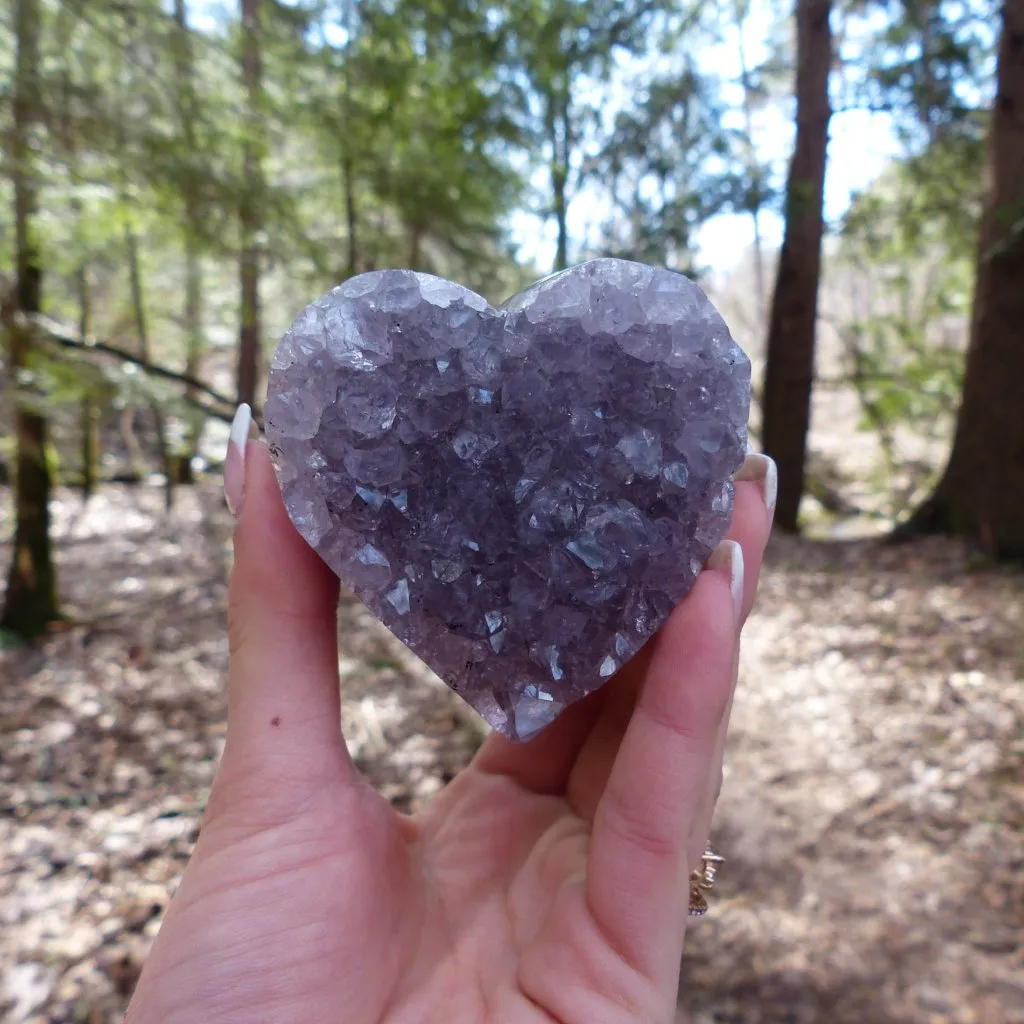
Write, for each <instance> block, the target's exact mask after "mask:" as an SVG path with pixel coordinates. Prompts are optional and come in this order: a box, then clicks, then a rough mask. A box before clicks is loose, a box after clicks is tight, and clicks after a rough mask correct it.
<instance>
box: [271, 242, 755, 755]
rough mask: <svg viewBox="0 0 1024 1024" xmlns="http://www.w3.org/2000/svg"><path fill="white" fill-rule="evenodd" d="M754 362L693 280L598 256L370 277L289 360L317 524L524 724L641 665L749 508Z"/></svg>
mask: <svg viewBox="0 0 1024 1024" xmlns="http://www.w3.org/2000/svg"><path fill="white" fill-rule="evenodd" d="M749 396H750V364H749V361H748V359H747V357H746V356H745V355H744V353H743V352H742V350H741V349H740V348H739V347H738V346H737V345H736V343H735V342H734V341H733V340H732V338H731V337H730V334H729V331H728V329H727V327H726V325H725V323H724V322H723V320H722V318H721V316H720V315H719V314H718V313H717V312H716V310H715V309H714V307H713V306H712V305H711V303H710V302H709V301H708V299H707V298H706V297H705V295H704V294H703V292H702V291H701V290H700V289H699V288H698V287H697V285H695V284H694V283H693V282H691V281H690V280H688V279H687V278H685V277H683V276H681V275H678V274H673V273H670V272H668V271H664V270H657V269H654V268H652V267H648V266H644V265H641V264H638V263H630V262H626V261H623V260H612V259H600V260H593V261H591V262H588V263H584V264H581V265H580V266H576V267H573V268H571V269H570V270H566V271H564V272H562V273H560V274H557V275H555V276H553V277H549V278H547V279H545V280H543V281H541V282H539V283H538V284H536V285H534V286H533V287H531V288H529V289H528V290H527V291H524V292H522V293H521V294H520V295H517V296H516V297H515V298H513V299H510V300H509V301H508V302H507V303H505V305H504V306H502V307H501V308H499V309H493V308H491V307H490V306H489V305H488V304H487V302H486V301H485V300H484V299H483V298H481V297H480V296H479V295H476V294H475V293H473V292H471V291H469V290H467V289H465V288H462V287H460V286H459V285H456V284H452V283H450V282H448V281H444V280H441V279H440V278H436V277H431V276H429V275H427V274H420V273H414V272H412V271H405V270H386V271H378V272H373V273H368V274H362V275H360V276H358V277H355V278H352V279H351V280H349V281H347V282H346V283H345V284H343V285H341V286H340V287H338V288H335V289H333V290H332V291H331V292H329V293H328V294H327V295H325V296H324V297H323V298H321V299H319V300H317V301H316V302H314V303H313V304H312V305H311V306H309V307H307V308H306V309H305V310H304V311H303V312H302V313H301V314H300V315H299V317H298V318H297V319H296V320H295V322H294V323H293V324H292V326H291V328H290V329H289V330H288V331H287V333H286V334H285V336H284V338H283V339H282V341H281V343H280V345H279V346H278V348H277V351H276V352H275V354H274V357H273V361H272V363H271V372H270V383H269V389H268V395H267V402H266V410H265V411H266V433H267V438H268V440H269V443H270V448H271V452H272V453H273V456H274V458H275V461H276V463H277V466H278V470H279V475H280V482H281V486H282V490H283V494H284V500H285V504H286V506H287V509H288V512H289V514H290V516H291V518H292V521H293V522H294V523H295V526H296V527H297V528H298V530H299V532H300V533H301V534H302V536H303V537H305V539H306V540H307V541H308V542H309V543H310V544H311V545H312V546H313V547H314V548H315V549H316V550H317V551H318V552H319V553H320V555H321V557H322V558H323V559H324V561H326V562H327V564H328V565H329V566H330V567H331V568H332V569H334V571H335V572H337V574H338V575H339V576H340V577H341V579H342V580H343V581H344V582H345V583H346V584H347V585H348V586H349V587H350V588H351V589H352V590H353V591H354V592H355V593H356V595H357V596H358V597H359V598H361V599H362V601H363V602H364V603H365V604H366V605H367V606H368V607H369V608H370V609H371V610H372V611H373V612H374V614H376V615H377V616H378V617H379V618H380V619H381V620H382V621H383V622H384V624H385V625H386V626H387V627H388V628H389V629H390V630H391V631H392V632H393V633H395V634H396V635H397V636H398V637H399V638H400V639H401V640H403V641H404V642H405V643H406V644H407V645H408V646H409V647H410V648H411V649H412V650H413V651H414V652H415V653H416V654H418V655H419V656H420V657H421V658H422V659H423V660H424V661H425V662H426V663H427V664H428V665H429V666H430V667H431V668H432V669H433V670H434V671H435V672H436V673H437V674H438V675H439V676H441V678H442V679H444V680H445V682H447V683H448V685H449V686H450V687H451V688H452V689H453V690H455V691H456V692H457V693H459V694H460V695H461V696H462V697H463V698H464V699H465V700H466V701H468V702H469V703H470V704H471V705H472V706H473V707H474V708H475V709H476V710H477V711H478V712H479V713H480V714H481V715H483V716H484V718H486V719H487V721H488V722H490V724H491V725H492V726H493V727H494V728H495V729H498V730H500V731H501V732H503V733H504V734H505V735H507V736H509V737H511V738H513V739H526V738H528V737H530V736H532V735H534V734H535V733H537V732H538V731H539V730H541V729H542V728H544V727H545V726H546V725H548V724H549V723H550V722H552V721H553V720H554V719H555V718H556V717H557V715H558V714H559V713H560V712H561V711H562V710H563V709H564V708H565V707H566V706H568V705H569V704H570V703H572V702H573V701H575V700H578V699H579V698H581V697H583V696H584V695H586V694H587V693H589V692H590V691H592V690H594V689H596V688H598V687H599V686H601V685H602V684H603V683H604V682H605V681H607V680H608V679H609V678H610V677H611V676H613V675H614V674H615V672H616V671H617V670H618V669H619V668H620V667H621V666H622V665H623V664H625V663H626V662H627V661H628V660H629V659H630V658H631V657H632V656H633V655H634V654H635V653H636V652H637V651H638V650H639V648H640V647H641V645H642V644H643V643H644V641H645V640H647V639H648V637H650V636H651V634H652V633H653V632H654V631H655V630H656V629H657V628H658V626H659V625H660V624H661V623H662V622H663V621H664V619H665V618H666V617H667V615H668V614H669V612H670V611H671V610H672V608H673V607H674V606H675V605H676V604H677V603H678V602H679V601H680V600H681V599H682V597H683V596H684V595H685V594H686V593H687V591H688V590H689V589H690V588H691V586H692V585H693V583H694V581H695V579H696V576H697V574H698V573H699V572H700V570H701V566H702V565H703V563H704V561H705V559H706V558H707V556H708V554H709V553H710V552H711V551H712V549H713V548H714V547H715V546H716V545H717V544H718V542H719V541H720V540H721V539H722V537H723V535H724V534H725V531H726V529H727V527H728V523H729V519H730V515H731V512H732V501H733V484H732V483H731V480H730V477H731V475H732V474H733V473H734V472H735V470H736V469H737V468H738V467H739V465H740V463H741V461H742V459H743V456H744V452H745V448H746V423H747V412H748V405H749Z"/></svg>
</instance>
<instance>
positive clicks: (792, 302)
mask: <svg viewBox="0 0 1024 1024" xmlns="http://www.w3.org/2000/svg"><path fill="white" fill-rule="evenodd" d="M831 9H832V3H831V0H797V3H796V37H797V67H796V141H795V144H794V148H793V156H792V159H791V161H790V165H789V174H788V177H787V179H786V207H785V209H786V227H785V233H784V235H783V239H782V251H781V252H780V253H779V263H778V270H777V272H776V278H775V291H774V294H773V296H772V310H771V318H770V321H769V326H768V343H767V367H766V369H765V381H764V395H763V399H762V417H763V418H762V443H763V445H764V450H765V451H766V452H767V453H768V454H769V455H771V456H772V458H774V459H775V461H776V463H778V467H779V496H778V505H777V507H776V511H775V522H776V523H777V524H778V525H779V527H780V528H782V529H784V530H790V531H794V530H796V529H797V516H798V513H799V509H800V498H801V497H802V495H803V488H804V464H805V461H806V457H807V429H808V426H809V425H810V415H811V387H812V384H813V381H814V337H815V328H816V326H817V319H818V280H819V277H820V274H821V239H822V233H823V230H824V219H823V211H822V206H823V203H824V186H825V159H826V151H827V149H828V123H829V118H830V116H831V104H830V103H829V94H828V86H829V70H830V67H831V64H832V31H831V27H830V25H829V18H830V15H831Z"/></svg>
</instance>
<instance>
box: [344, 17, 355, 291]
mask: <svg viewBox="0 0 1024 1024" xmlns="http://www.w3.org/2000/svg"><path fill="white" fill-rule="evenodd" d="M343 15H344V19H345V50H344V57H343V59H344V61H345V67H344V69H343V72H342V76H341V83H342V90H343V95H342V100H341V105H342V115H343V117H344V120H345V130H344V131H343V132H342V133H341V135H342V140H343V141H342V151H341V184H342V191H343V192H344V194H345V227H346V230H347V232H348V239H347V241H348V259H347V261H346V262H347V266H346V276H347V277H355V275H356V274H358V273H359V217H358V212H357V210H356V180H355V167H354V166H353V161H352V149H353V144H352V128H351V126H352V67H351V65H352V53H351V51H352V40H353V36H354V34H355V0H345V5H344V10H343Z"/></svg>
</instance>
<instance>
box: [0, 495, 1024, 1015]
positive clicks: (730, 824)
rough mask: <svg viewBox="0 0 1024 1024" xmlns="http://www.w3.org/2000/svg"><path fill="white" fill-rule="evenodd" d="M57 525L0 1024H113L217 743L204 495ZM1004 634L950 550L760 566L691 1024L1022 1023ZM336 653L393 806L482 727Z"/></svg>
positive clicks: (13, 684) (13, 861)
mask: <svg viewBox="0 0 1024 1024" xmlns="http://www.w3.org/2000/svg"><path fill="white" fill-rule="evenodd" d="M5 515H9V510H8V509H7V508H6V507H5V506H3V504H2V502H0V536H5V537H6V536H9V533H10V529H9V527H10V524H9V521H8V520H7V519H5ZM56 527H57V536H58V538H59V552H60V569H61V585H62V590H63V593H64V594H65V599H66V605H67V610H68V612H69V613H70V619H69V621H68V623H67V624H65V625H64V626H62V628H61V629H60V630H59V631H56V632H54V634H53V635H52V636H50V637H48V638H47V639H46V641H45V642H43V643H42V644H40V645H38V646H36V647H33V648H29V649H26V648H22V649H15V650H8V651H6V652H0V1020H2V1021H5V1022H7V1024H29V1022H31V1024H38V1022H50V1024H58V1022H60V1024H64V1022H72V1021H76V1022H85V1024H112V1022H115V1021H117V1020H119V1015H120V1014H121V1013H122V1012H123V1010H124V1006H125V1003H126V1001H127V997H128V995H129V993H130V992H131V990H132V987H133V985H134V983H135V980H136V978H137V977H138V973H139V970H140V966H141V964H142V961H143V959H144V957H145V954H146V950H147V948H148V946H149V944H150V943H151V941H152V939H153V936H154V934H155V932H156V930H157V927H158V925H159V921H160V918H161V915H162V912H163V910H164V908H165V907H166V905H167V901H168V898H169V895H170V893H171V891H172V890H173V888H174V886H175V884H176V883H177V880H178V879H179V877H180V875H181V871H182V869H183V867H184V865H185V862H186V860H187V858H188V855H189V851H190V849H191V846H192V843H193V841H194V839H195V836H196V833H197V829H198V825H199V815H200V812H201V810H202V807H203V805H204V803H205V799H206V795H207V793H208V790H209V786H210V783H211V780H212V777H213V771H214V765H215V762H216V758H217V756H218V754H219V751H220V749H221V745H222V742H223V737H224V710H225V709H224V692H223V685H222V680H223V676H224V669H225V662H226V654H227V652H226V639H225V635H224V624H223V609H224V599H225V575H226V570H227V565H228V547H227V540H228V533H229V529H230V526H229V522H228V520H227V517H226V514H225V513H224V512H223V511H222V509H221V503H220V498H219V495H218V494H217V493H216V491H215V489H214V488H213V487H209V488H207V487H203V488H197V489H193V490H191V491H189V492H188V493H185V494H183V495H182V496H181V500H180V505H179V508H178V510H177V511H176V512H175V513H174V515H172V516H170V517H165V516H163V515H162V514H161V512H160V494H159V492H158V491H157V490H156V489H153V488H148V487H137V488H116V487H109V488H106V489H104V490H103V491H102V492H101V493H100V494H99V495H98V496H97V497H96V498H94V499H93V500H92V501H91V502H90V504H89V506H88V507H87V508H85V509H83V508H82V505H81V502H80V501H79V499H78V498H77V497H75V496H73V495H70V494H62V495H61V497H60V500H59V501H58V502H57V507H56ZM8 553H9V552H8V550H6V549H4V547H3V545H0V563H2V564H6V559H7V556H8ZM1022 624H1024V577H1022V576H1021V575H1020V574H1018V573H1014V572H1013V571H1009V570H999V569H992V568H988V567H985V566H984V565H981V564H977V563H974V562H972V560H971V559H970V558H969V557H968V555H967V554H966V553H965V552H964V551H963V550H961V549H960V548H959V547H957V546H955V545H951V544H949V543H948V542H941V543H940V542H922V543H916V544H913V545H910V546H904V547H899V548H892V547H884V546H882V545H880V544H879V543H878V542H874V541H857V542H844V543H830V544H825V543H815V542H811V541H806V540H804V541H794V540H789V539H776V540H775V541H774V542H773V547H772V549H771V552H770V556H769V559H768V563H767V566H766V569H765V572H764V577H763V582H762V589H761V596H760V600H759V603H758V607H757V609H756V611H755V613H754V615H753V616H752V618H751V620H750V622H749V624H748V627H747V631H746V637H745V641H744V648H743V657H742V678H741V684H740V685H741V690H740V693H739V695H738V698H737V703H736V709H735V712H734V720H733V721H734V727H733V736H732V740H731V752H730V756H729V761H728V767H727V776H726V783H725V788H724V792H723V796H722V801H721V804H720V809H719V813H718V817H717V821H716V827H715V845H716V846H717V847H718V848H719V849H720V850H721V851H722V852H723V853H725V854H726V855H727V857H728V862H727V864H726V865H724V867H723V869H722V871H721V874H720V884H719V886H718V887H717V888H716V890H715V894H714V896H715V899H714V905H713V909H712V912H711V913H710V914H709V915H708V916H707V917H706V918H704V919H703V920H702V921H700V922H698V923H697V924H696V925H695V926H694V927H693V929H692V932H691V934H690V936H689V937H688V939H687V953H686V957H685V962H684V969H683V983H682V991H681V1005H682V1006H683V1007H686V1008H687V1012H688V1015H689V1017H690V1020H691V1021H692V1024H712V1022H717V1024H726V1022H728V1024H789V1022H792V1024H803V1022H830V1024H888V1022H892V1024H897V1022H898V1024H918V1022H920V1024H938V1022H943V1024H1019V1022H1024V682H1022V681H1024V629H1022ZM342 631H343V650H344V652H345V653H344V659H343V662H342V670H343V676H344V684H343V696H344V712H343V713H344V718H345V727H346V733H347V736H348V738H349V742H350V746H351V747H352V750H353V753H354V755H355V757H356V759H357V761H358V763H359V764H360V766H361V767H362V769H363V770H364V771H365V772H366V773H367V774H368V775H369V776H370V777H371V778H372V779H373V780H374V782H375V783H376V784H377V786H378V787H379V788H380V789H381V790H382V791H383V792H384V793H385V794H386V795H387V796H389V797H390V798H391V799H392V800H393V801H394V802H395V804H396V805H397V806H399V807H401V808H403V809H411V808H415V807H416V806H417V805H418V804H419V803H421V802H422V801H423V800H424V799H426V798H427V797H429V796H430V794H431V793H433V792H435V791H436V790H437V789H438V788H439V787H441V786H442V785H443V784H444V782H445V781H446V780H447V779H448V778H450V777H451V775H452V774H453V773H454V772H455V771H457V770H458V768H459V766H460V765H461V764H463V763H464V762H465V761H466V760H467V759H468V757H469V756H470V755H471V753H472V751H473V749H474V748H475V746H476V744H477V743H478V742H479V735H480V734H479V731H478V729H477V727H476V726H475V724H474V721H473V718H472V716H471V715H468V714H467V713H466V712H464V711H463V710H462V708H461V704H460V703H459V702H458V701H457V699H456V698H455V697H454V696H452V695H450V694H449V693H448V691H447V690H445V689H444V688H443V687H441V686H440V684H438V683H437V682H436V681H435V680H433V678H432V677H431V676H429V674H428V673H426V672H425V671H424V670H423V669H421V668H419V667H418V663H416V662H415V660H414V659H413V658H412V657H411V656H410V655H408V654H407V653H405V651H404V649H403V648H402V647H401V645H400V644H398V643H397V641H395V640H393V638H391V637H390V635H389V634H387V632H386V631H385V630H384V629H383V628H382V627H379V626H378V625H377V624H376V623H375V622H374V621H373V620H372V619H371V617H370V616H369V615H368V614H367V613H366V612H364V611H363V610H362V609H361V607H360V606H359V605H357V604H356V603H355V602H353V601H346V602H345V603H344V605H343V610H342Z"/></svg>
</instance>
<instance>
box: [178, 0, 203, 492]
mask: <svg viewBox="0 0 1024 1024" xmlns="http://www.w3.org/2000/svg"><path fill="white" fill-rule="evenodd" d="M174 23H175V33H174V65H175V67H174V70H175V88H176V93H175V106H176V108H177V110H176V113H177V120H178V131H179V133H180V138H181V142H182V143H183V145H184V150H185V166H184V169H183V171H184V176H183V178H182V183H181V199H182V215H183V234H184V240H185V309H184V315H185V338H186V349H185V351H186V355H185V373H186V374H187V375H188V376H190V377H198V376H199V374H200V363H201V361H202V357H203V265H202V239H203V212H202V204H201V203H200V200H199V178H200V175H201V173H202V171H201V169H200V166H199V161H200V160H201V159H202V153H201V151H200V147H199V145H198V141H197V138H196V117H197V114H198V109H197V108H198V103H197V97H196V87H195V75H194V69H193V64H192V38H191V32H190V30H189V25H188V7H187V4H186V0H174ZM194 397H195V394H194V392H192V391H190V392H189V398H194ZM201 430H202V418H201V417H199V416H196V415H195V414H194V413H193V415H192V423H191V424H190V428H189V437H188V446H187V450H186V452H185V453H184V458H183V459H182V461H181V469H180V471H179V473H180V479H181V480H182V482H183V483H186V482H190V481H191V479H192V470H191V466H192V456H193V455H195V453H196V448H197V447H198V442H199V434H200V432H201Z"/></svg>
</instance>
